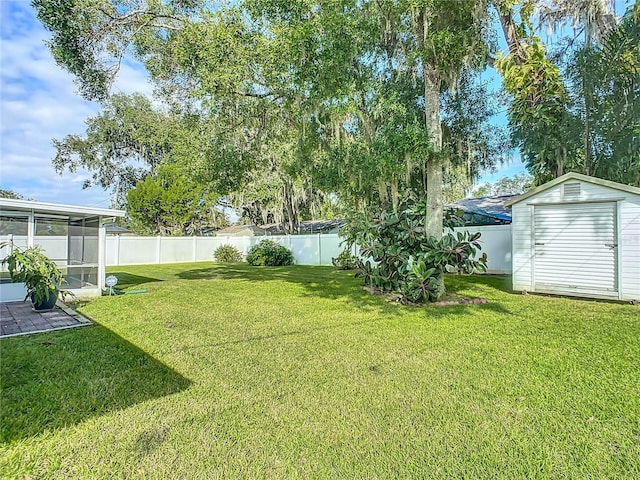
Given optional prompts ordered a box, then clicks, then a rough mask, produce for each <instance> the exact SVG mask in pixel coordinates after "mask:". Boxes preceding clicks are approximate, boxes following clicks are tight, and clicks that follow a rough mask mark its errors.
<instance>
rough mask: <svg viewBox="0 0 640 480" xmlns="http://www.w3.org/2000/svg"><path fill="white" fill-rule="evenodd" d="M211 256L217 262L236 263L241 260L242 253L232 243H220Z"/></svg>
mask: <svg viewBox="0 0 640 480" xmlns="http://www.w3.org/2000/svg"><path fill="white" fill-rule="evenodd" d="M213 258H214V259H215V261H216V262H218V263H237V262H241V261H242V253H240V250H238V249H237V248H236V247H234V246H233V245H220V246H219V247H218V248H216V250H215V251H214V252H213Z"/></svg>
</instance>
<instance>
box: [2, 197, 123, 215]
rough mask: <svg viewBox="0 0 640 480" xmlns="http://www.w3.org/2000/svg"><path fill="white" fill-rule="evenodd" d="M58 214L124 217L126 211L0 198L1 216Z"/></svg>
mask: <svg viewBox="0 0 640 480" xmlns="http://www.w3.org/2000/svg"><path fill="white" fill-rule="evenodd" d="M18 212H24V213H31V212H33V213H34V214H57V215H68V216H73V217H80V218H87V217H124V215H125V212H124V210H113V209H110V208H96V207H80V206H77V205H63V204H59V203H44V202H34V201H31V200H15V199H13V198H0V214H3V215H10V214H11V213H18Z"/></svg>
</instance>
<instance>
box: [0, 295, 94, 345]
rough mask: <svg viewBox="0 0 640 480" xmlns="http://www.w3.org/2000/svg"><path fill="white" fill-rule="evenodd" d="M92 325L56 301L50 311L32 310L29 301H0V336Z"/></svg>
mask: <svg viewBox="0 0 640 480" xmlns="http://www.w3.org/2000/svg"><path fill="white" fill-rule="evenodd" d="M85 325H93V323H92V322H91V321H90V320H87V319H86V318H85V317H83V316H82V315H80V314H78V313H77V312H75V311H73V310H71V309H70V308H69V307H67V306H66V305H65V304H64V303H61V302H58V303H57V304H56V307H55V308H54V309H53V310H52V311H50V312H42V313H39V312H34V311H33V309H32V308H31V304H30V303H29V302H6V303H0V337H11V336H15V335H26V334H29V333H38V332H48V331H51V330H62V329H66V328H74V327H82V326H85Z"/></svg>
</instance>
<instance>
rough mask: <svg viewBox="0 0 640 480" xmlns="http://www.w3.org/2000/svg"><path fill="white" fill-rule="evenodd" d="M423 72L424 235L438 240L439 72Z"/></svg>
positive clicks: (439, 168) (439, 214) (440, 131)
mask: <svg viewBox="0 0 640 480" xmlns="http://www.w3.org/2000/svg"><path fill="white" fill-rule="evenodd" d="M423 72H424V116H425V122H426V127H427V131H428V132H429V141H430V143H431V153H430V154H429V157H428V158H427V159H426V161H425V173H426V177H427V180H426V189H427V191H426V194H427V211H426V217H425V232H426V234H427V235H429V236H433V237H436V238H438V239H439V238H442V177H443V175H442V161H441V159H440V155H439V154H440V152H441V151H442V126H441V124H440V84H441V82H442V80H441V79H440V75H439V73H438V72H437V71H436V70H435V68H432V67H431V66H430V65H424V66H423Z"/></svg>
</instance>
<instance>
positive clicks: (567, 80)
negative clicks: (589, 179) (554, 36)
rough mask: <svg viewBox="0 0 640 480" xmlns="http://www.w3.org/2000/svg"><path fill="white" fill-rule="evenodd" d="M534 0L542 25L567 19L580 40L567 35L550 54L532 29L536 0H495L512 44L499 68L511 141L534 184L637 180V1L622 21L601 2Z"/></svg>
mask: <svg viewBox="0 0 640 480" xmlns="http://www.w3.org/2000/svg"><path fill="white" fill-rule="evenodd" d="M537 3H538V4H539V5H538V6H539V18H540V19H541V20H542V22H543V23H546V24H548V25H549V26H550V27H552V28H554V29H559V27H562V26H563V25H566V24H567V23H568V22H572V25H573V27H574V29H573V31H577V32H583V33H584V40H583V41H580V40H579V39H578V38H565V39H564V40H563V42H564V44H565V45H564V47H563V48H562V49H561V50H560V52H559V54H553V55H552V54H551V53H550V52H549V49H548V48H546V47H545V46H544V45H543V43H542V41H541V40H540V38H539V37H537V36H536V35H535V32H534V28H533V21H532V17H533V15H534V7H535V6H536V2H533V1H531V0H520V1H511V0H496V1H495V2H494V4H495V5H496V7H497V9H498V11H499V13H500V18H501V21H502V25H503V30H504V32H505V37H506V38H507V41H508V44H509V54H508V55H507V56H505V57H503V58H501V59H499V60H498V61H497V62H496V66H497V67H498V70H499V71H500V72H501V73H502V75H503V79H504V87H505V90H506V91H507V92H508V93H509V94H511V96H512V102H511V103H510V106H509V120H510V128H511V133H512V139H513V141H514V143H515V145H516V146H518V147H519V148H520V150H521V153H522V156H523V159H524V162H525V164H526V165H527V168H528V170H529V172H530V173H531V174H532V175H533V176H534V181H535V183H536V184H540V183H544V182H546V181H548V180H550V179H551V178H554V177H557V176H560V175H562V174H563V173H565V172H567V171H578V172H582V173H586V174H589V175H594V176H597V177H601V178H605V179H608V180H613V181H618V182H621V183H627V184H632V185H633V184H638V181H639V180H638V179H639V178H640V160H639V159H638V158H639V157H638V153H637V152H638V141H639V140H638V135H637V132H638V118H640V109H639V106H638V105H639V100H638V99H639V93H640V89H639V88H638V78H639V77H640V75H639V70H638V61H637V58H638V16H639V15H640V14H639V13H638V12H639V10H640V7H639V6H638V3H637V2H636V3H635V4H634V5H632V6H631V7H630V8H629V10H628V11H627V13H626V14H625V16H624V17H623V20H622V22H621V23H620V24H618V23H617V21H616V18H615V15H614V14H613V12H612V11H611V8H610V6H609V4H608V3H607V2H602V1H600V0H580V1H575V2H573V1H567V0H549V1H547V2H537ZM516 12H519V16H520V20H519V22H518V21H517V20H515V19H516V18H517V15H516Z"/></svg>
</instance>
